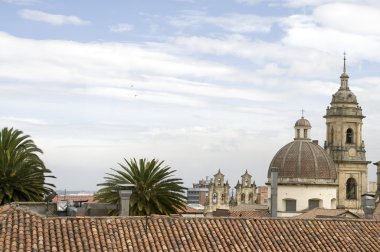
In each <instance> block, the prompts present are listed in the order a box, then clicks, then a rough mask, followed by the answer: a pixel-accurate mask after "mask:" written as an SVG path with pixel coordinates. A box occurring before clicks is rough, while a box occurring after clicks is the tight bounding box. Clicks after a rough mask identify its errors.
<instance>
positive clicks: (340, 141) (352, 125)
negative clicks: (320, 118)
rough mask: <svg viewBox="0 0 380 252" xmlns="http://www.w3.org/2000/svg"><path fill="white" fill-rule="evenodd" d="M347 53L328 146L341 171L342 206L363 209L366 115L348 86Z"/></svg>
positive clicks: (330, 120)
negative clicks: (363, 128) (361, 198)
mask: <svg viewBox="0 0 380 252" xmlns="http://www.w3.org/2000/svg"><path fill="white" fill-rule="evenodd" d="M348 78H349V77H348V75H347V73H346V56H344V63H343V73H342V74H341V76H340V88H339V90H338V91H337V92H336V93H335V94H333V96H332V101H331V103H330V106H329V107H327V110H326V115H325V116H324V118H326V141H325V149H326V151H327V152H328V153H329V154H330V155H331V157H332V158H333V160H334V163H335V167H336V169H337V172H338V184H339V187H338V208H350V209H360V206H361V201H360V196H361V195H362V194H364V193H366V192H367V171H368V168H367V165H368V163H370V162H369V161H367V160H366V155H365V146H364V141H363V139H362V126H363V118H364V117H365V116H363V114H362V108H361V107H360V106H359V104H358V102H357V99H356V96H355V94H354V93H353V92H352V91H351V90H350V88H349V86H348Z"/></svg>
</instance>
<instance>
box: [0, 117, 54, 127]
mask: <svg viewBox="0 0 380 252" xmlns="http://www.w3.org/2000/svg"><path fill="white" fill-rule="evenodd" d="M0 122H2V125H13V124H14V123H26V124H36V125H46V124H47V122H45V121H44V120H41V119H37V118H21V117H14V116H2V117H0Z"/></svg>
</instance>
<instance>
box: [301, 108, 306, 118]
mask: <svg viewBox="0 0 380 252" xmlns="http://www.w3.org/2000/svg"><path fill="white" fill-rule="evenodd" d="M301 113H302V118H303V114H304V113H305V110H304V109H301Z"/></svg>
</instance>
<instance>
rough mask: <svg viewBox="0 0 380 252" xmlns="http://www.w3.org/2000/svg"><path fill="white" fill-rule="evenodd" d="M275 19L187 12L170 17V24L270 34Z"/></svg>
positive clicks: (182, 26)
mask: <svg viewBox="0 0 380 252" xmlns="http://www.w3.org/2000/svg"><path fill="white" fill-rule="evenodd" d="M274 22H275V19H274V18H271V17H261V16H256V15H247V14H237V13H233V14H228V15H224V16H208V15H206V14H205V13H203V12H194V11H187V12H185V13H184V14H183V15H181V16H179V17H170V18H169V23H170V24H171V25H173V26H176V27H181V28H185V27H198V26H201V25H204V24H210V25H214V26H218V27H220V28H222V29H223V30H226V31H229V32H235V33H251V32H269V31H270V29H271V27H272V24H273V23H274Z"/></svg>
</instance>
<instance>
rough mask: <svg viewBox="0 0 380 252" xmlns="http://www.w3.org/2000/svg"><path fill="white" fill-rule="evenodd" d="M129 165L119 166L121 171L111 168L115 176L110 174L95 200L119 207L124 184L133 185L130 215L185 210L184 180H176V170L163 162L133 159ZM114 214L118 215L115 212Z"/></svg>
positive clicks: (170, 212)
mask: <svg viewBox="0 0 380 252" xmlns="http://www.w3.org/2000/svg"><path fill="white" fill-rule="evenodd" d="M124 160H125V162H126V164H127V165H126V166H125V165H122V164H119V165H120V167H121V169H120V170H117V169H112V168H111V170H113V171H114V172H115V174H111V173H107V175H108V176H107V177H104V179H105V182H104V183H101V184H98V186H104V187H103V188H102V189H100V190H99V191H98V192H97V193H96V195H95V198H96V199H97V200H98V201H99V202H105V203H111V204H117V203H118V201H119V193H118V191H119V188H120V185H121V184H126V183H128V184H134V185H135V187H134V188H133V189H132V195H131V198H130V211H129V213H130V215H151V214H175V213H178V210H183V209H184V208H185V199H186V197H185V196H184V192H185V189H186V188H185V187H182V184H183V182H182V179H180V178H173V176H172V174H173V173H174V172H175V170H171V168H170V167H169V166H167V165H163V162H164V161H161V162H160V161H158V160H156V159H152V160H150V161H147V160H146V159H140V160H139V162H137V161H136V159H131V160H130V161H127V160H126V159H124ZM112 214H116V212H113V213H112Z"/></svg>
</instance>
